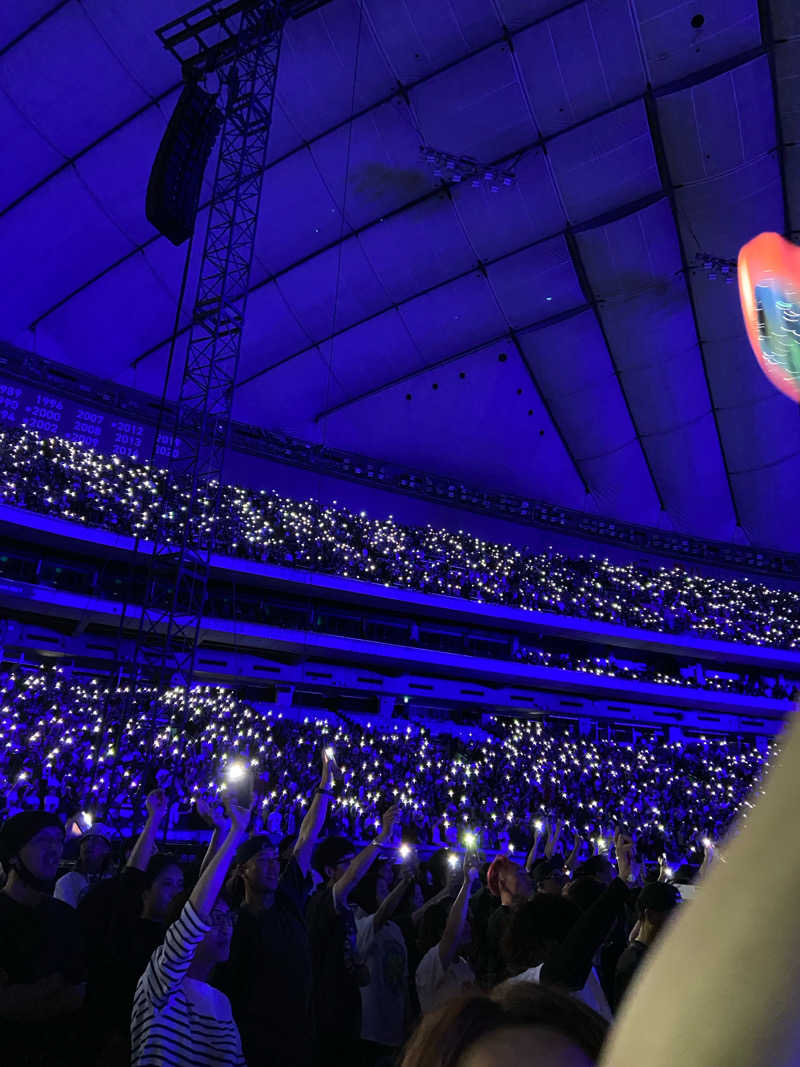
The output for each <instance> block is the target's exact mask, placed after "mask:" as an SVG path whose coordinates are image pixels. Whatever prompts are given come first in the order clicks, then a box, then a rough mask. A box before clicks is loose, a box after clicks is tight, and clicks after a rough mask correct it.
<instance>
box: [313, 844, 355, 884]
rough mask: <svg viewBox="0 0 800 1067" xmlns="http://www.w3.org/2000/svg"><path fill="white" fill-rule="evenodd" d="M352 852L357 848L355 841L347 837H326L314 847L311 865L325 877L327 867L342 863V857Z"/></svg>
mask: <svg viewBox="0 0 800 1067" xmlns="http://www.w3.org/2000/svg"><path fill="white" fill-rule="evenodd" d="M351 852H355V848H354V847H353V842H352V841H350V840H348V839H347V838H346V837H326V838H325V840H324V841H320V843H319V844H318V845H317V847H316V848H315V849H314V857H313V859H312V861H311V866H312V867H313V868H314V870H315V871H316V872H317V874H318V875H319V876H320V878H323V879H324V878H325V877H326V875H325V868H326V867H336V866H337V865H338V864H339V863H341V861H342V857H343V856H347V855H348V854H349V853H351Z"/></svg>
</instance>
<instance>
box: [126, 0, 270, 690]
mask: <svg viewBox="0 0 800 1067" xmlns="http://www.w3.org/2000/svg"><path fill="white" fill-rule="evenodd" d="M233 9H235V10H233ZM200 11H204V12H205V16H204V21H203V26H204V28H205V29H209V28H211V23H212V21H213V19H214V18H217V19H218V21H217V26H218V27H221V29H222V30H223V31H224V39H225V42H226V51H225V53H224V54H223V55H222V59H221V61H220V55H219V53H217V52H215V53H209V52H208V51H207V50H206V49H205V48H204V47H203V46H202V45H201V44H199V43H198V42H200V41H201V38H200V37H199V35H196V34H195V35H192V34H191V33H189V35H188V38H189V39H190V40H191V41H192V42H194V45H195V47H197V49H198V50H197V52H196V55H195V59H197V60H198V61H199V62H200V63H201V64H204V65H205V69H206V70H209V69H217V68H218V67H222V69H221V71H220V76H221V78H222V82H223V85H224V87H225V95H226V101H225V108H224V122H223V126H222V131H221V133H220V140H219V155H218V159H217V167H216V173H215V176H214V186H213V192H212V196H211V203H210V208H209V218H208V228H207V230H206V236H205V245H204V248H203V255H202V259H201V262H200V270H199V278H198V282H197V292H196V297H195V302H194V309H193V312H192V317H191V324H190V329H189V338H188V347H187V352H186V362H185V366H184V370H183V377H182V380H181V386H180V393H179V397H178V401H177V404H176V405H174V406H172V405H169V406H165V407H164V408H163V410H162V423H161V430H162V433H161V435H160V438H161V440H162V442H163V441H164V440H166V441H167V442H168V448H169V456H168V460H167V471H168V478H169V480H170V483H171V484H173V485H176V486H178V487H179V489H180V491H181V500H182V503H181V512H180V514H178V515H174V514H172V513H162V514H160V516H159V521H158V524H157V529H156V533H155V536H154V540H153V543H152V555H151V557H150V561H149V565H148V576H147V583H146V591H145V596H144V601H143V604H142V609H141V617H140V623H139V630H138V635H137V640H136V644H135V652H134V663H133V664H132V672H131V673H132V675H133V677H134V678H135V679H136V680H137V681H140V680H141V681H144V680H145V679H147V680H153V681H158V682H159V683H160V684H162V685H163V684H173V685H180V686H183V687H185V690H186V691H187V692H188V688H189V685H190V684H191V680H192V675H193V672H194V660H195V652H196V649H197V645H198V641H199V638H200V632H201V624H202V619H203V612H204V609H205V601H206V590H207V584H208V572H209V564H210V557H211V553H212V552H213V550H214V547H215V541H216V528H217V525H218V523H219V522H220V514H219V512H220V506H221V503H222V499H221V498H222V468H223V463H224V459H225V454H226V451H227V447H228V440H229V437H230V428H231V414H232V408H233V392H234V386H235V384H236V373H237V368H238V362H239V351H240V346H241V338H242V329H243V326H244V319H245V311H246V306H247V294H248V288H249V283H250V271H251V267H252V262H253V251H254V248H255V237H256V225H257V221H258V211H259V204H260V200H261V186H262V179H263V174H264V164H265V160H266V153H267V139H268V136H269V129H270V121H271V117H272V105H273V98H274V94H275V82H276V79H277V73H278V57H279V52H280V43H281V31H282V27H283V24H284V21H285V18H286V14H287V12H286V9H285V6H284V5H283V4H282V3H280V2H279V0H260V2H256V3H252V2H251V3H212V4H207V5H205V6H204V8H203V9H196V11H195V12H193V13H191V15H192V16H194V15H196V14H197V13H198V12H200ZM234 15H235V16H237V17H239V16H240V18H239V26H238V31H237V32H235V33H234V32H233V30H232V29H231V26H230V20H231V19H232V18H233V17H234ZM186 18H189V16H185V17H184V21H185V19H186ZM179 21H181V20H179ZM158 33H159V36H160V37H161V38H162V40H164V29H163V28H162V30H161V31H158ZM222 64H224V66H222ZM187 254H188V253H187Z"/></svg>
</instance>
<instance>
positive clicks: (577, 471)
mask: <svg viewBox="0 0 800 1067" xmlns="http://www.w3.org/2000/svg"><path fill="white" fill-rule="evenodd" d="M582 310H585V308H583V309H581V311H582ZM576 314H580V311H577V312H576ZM570 317H573V316H570ZM550 325H552V323H551V324H550ZM509 337H510V338H511V343H512V344H513V345H514V348H515V349H516V350H517V355H518V356H519V358H520V361H521V363H522V366H523V367H524V368H525V371H526V373H527V375H528V377H529V378H530V382H531V385H532V386H533V389H534V392H535V393H536V395H537V397H538V398H539V403H540V404H541V405H542V407H543V408H544V410H545V411H546V412H547V417H548V419H549V420H550V422H551V423H552V426H553V429H554V430H555V431H556V434H557V435H558V439H559V441H560V442H561V447H562V448H563V449H564V451H565V452H566V454H567V455H568V456H569V461H570V463H571V464H572V469H573V470H574V471H575V474H576V475H577V476H578V478H579V479H580V482H581V485H582V486H583V491H584V493H586V495H587V496H591V495H592V489H591V486H590V485H589V483H588V482H587V480H586V476H585V475H584V473H583V469H582V468H581V465H580V462H579V461H578V458H577V456H576V455H575V453H574V452H573V451H572V448H571V447H570V444H569V442H568V441H567V439H566V437H565V436H564V433H563V431H562V429H561V427H560V425H559V423H558V420H557V419H556V417H555V415H554V414H553V409H552V408H551V407H550V401H549V400H548V399H547V397H546V396H545V395H544V393H543V392H542V389H541V386H540V385H539V382H538V380H537V378H536V375H535V374H534V372H533V367H532V366H531V365H530V363H529V362H528V361H527V359H526V358H525V353H524V351H523V350H522V345H521V344H520V343H519V337H518V335H517V331H516V330H513V329H512V330H511V331H510V332H509Z"/></svg>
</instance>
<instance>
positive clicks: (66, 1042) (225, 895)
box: [0, 666, 777, 1067]
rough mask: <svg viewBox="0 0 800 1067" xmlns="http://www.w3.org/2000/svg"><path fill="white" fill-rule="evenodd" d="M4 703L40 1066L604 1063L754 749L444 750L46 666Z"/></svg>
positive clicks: (12, 906) (390, 725) (535, 728)
mask: <svg viewBox="0 0 800 1067" xmlns="http://www.w3.org/2000/svg"><path fill="white" fill-rule="evenodd" d="M0 698H1V699H2V710H1V711H0V753H2V754H1V755H0V798H2V803H3V805H4V809H5V810H4V811H3V812H2V818H3V821H2V826H1V827H0V885H2V883H3V881H4V882H5V885H4V886H3V887H2V890H0V976H2V981H0V1044H1V1046H2V1048H3V1055H4V1058H5V1057H7V1058H8V1062H10V1063H26V1064H33V1065H37V1067H45V1065H48V1067H51V1065H53V1064H76V1065H77V1064H78V1063H80V1064H81V1065H84V1067H85V1065H87V1064H88V1065H94V1064H97V1065H99V1064H104V1065H106V1067H116V1065H120V1067H121V1065H122V1064H125V1063H131V1064H134V1065H145V1064H149V1065H156V1064H158V1065H162V1064H178V1065H183V1064H186V1065H188V1064H193V1065H194V1064H200V1065H209V1067H210V1065H215V1067H221V1065H229V1064H230V1065H237V1067H241V1065H250V1067H267V1065H271V1064H276V1063H280V1064H282V1065H284V1064H285V1065H288V1067H323V1065H325V1067H328V1065H336V1064H342V1063H353V1064H356V1065H361V1064H363V1065H365V1067H366V1065H372V1067H390V1065H392V1064H398V1063H400V1062H401V1059H402V1065H403V1067H426V1065H427V1064H437V1065H439V1067H445V1064H452V1063H454V1062H461V1060H458V1061H456V1060H455V1059H453V1058H452V1057H453V1055H454V1054H453V1053H452V1049H453V1047H454V1045H457V1046H458V1047H459V1048H462V1047H463V1049H464V1050H466V1048H467V1047H468V1046H469V1045H470V1044H471V1043H475V1042H478V1043H480V1042H481V1041H484V1040H487V1041H490V1042H491V1041H493V1040H495V1038H494V1037H493V1036H492V1035H494V1034H495V1032H496V1031H503V1030H504V1028H507V1027H508V1026H511V1027H512V1029H513V1030H514V1033H515V1034H516V1035H517V1038H519V1039H520V1040H522V1038H523V1036H524V1035H527V1036H526V1037H525V1040H526V1041H528V1042H533V1043H534V1046H535V1048H536V1056H535V1057H534V1058H533V1059H527V1060H526V1059H524V1058H523V1059H521V1060H520V1062H546V1063H548V1064H555V1065H556V1067H568V1065H570V1064H574V1063H578V1062H580V1063H593V1062H596V1061H597V1059H598V1057H599V1056H600V1055H601V1050H602V1048H603V1045H604V1042H605V1041H606V1034H607V1031H608V1028H609V1025H611V1026H612V1029H613V1022H614V1019H615V1015H616V1012H617V1009H618V1007H619V1005H620V1004H621V1003H622V1002H623V1000H625V999H626V998H628V997H633V996H636V995H637V993H636V990H637V972H638V970H639V968H640V965H641V963H642V960H643V959H644V958H645V956H646V955H647V954H648V953H649V952H650V951H651V948H652V946H653V944H654V943H655V942H657V941H658V940H659V939H660V938H661V937H662V936H664V934H663V931H664V930H666V929H668V928H669V923H670V918H671V916H673V915H674V914H675V913H676V911H677V910H678V909H679V906H683V907H690V908H691V907H694V906H695V905H694V902H692V903H689V904H684V905H681V901H682V900H692V897H693V896H695V895H702V894H703V893H704V892H705V887H704V882H705V877H706V873H707V872H708V870H709V867H710V866H711V864H712V861H713V859H714V856H715V853H716V843H717V842H719V841H720V840H721V839H722V838H723V837H724V835H726V834H727V835H728V841H727V843H726V845H725V848H726V850H727V848H728V847H729V846H730V847H733V846H734V845H735V844H736V838H737V835H736V834H731V832H730V831H731V826H730V824H731V820H732V819H733V817H734V815H735V814H736V812H737V811H738V812H739V813H740V815H741V817H742V819H747V818H748V817H749V815H750V814H751V810H750V809H751V808H752V805H753V802H754V801H755V800H756V798H758V797H760V795H761V793H762V792H763V790H762V788H761V786H760V784H759V776H760V773H761V771H762V770H763V769H764V766H765V764H766V763H767V762H768V761H769V759H770V756H771V754H772V752H773V751H774V747H772V746H771V747H770V748H769V749H768V750H767V751H765V752H763V753H759V752H758V751H754V750H753V749H752V748H751V747H750V746H748V745H747V744H746V743H740V742H739V741H738V740H737V739H736V738H731V739H730V740H729V741H725V740H716V741H709V740H706V739H697V740H695V741H685V742H681V743H678V742H673V743H672V744H670V743H668V742H667V741H665V740H664V738H662V737H656V736H640V737H638V738H637V740H636V742H635V743H632V744H620V743H615V742H613V741H597V740H590V739H588V738H586V737H582V736H580V735H579V734H578V735H574V734H571V733H569V731H566V732H565V731H564V730H563V729H562V728H559V726H558V725H557V724H554V723H547V722H540V721H535V720H531V719H516V720H514V719H512V720H505V721H494V720H493V721H490V722H488V723H487V724H486V727H487V729H486V730H483V731H480V736H477V735H476V737H474V738H470V736H469V732H468V731H467V732H466V735H465V734H464V731H462V732H461V734H460V735H459V736H454V735H448V734H444V733H442V734H439V735H437V736H435V737H434V736H432V735H431V734H430V733H428V732H427V731H426V730H424V729H421V728H419V727H418V726H415V725H412V724H410V723H405V722H397V721H391V722H384V723H382V724H379V723H375V724H371V723H368V722H367V723H356V722H353V721H350V720H349V719H347V718H344V717H342V716H334V715H333V714H331V715H330V716H329V717H325V718H313V717H307V718H305V719H300V718H299V717H297V718H294V717H293V718H289V717H282V716H281V715H280V714H276V713H275V711H274V710H268V709H264V708H261V707H258V706H254V705H252V704H249V703H248V702H246V701H245V700H243V699H240V698H239V696H237V694H236V692H235V691H234V690H232V689H226V688H211V687H198V688H195V689H192V690H191V691H188V692H186V691H184V690H180V689H177V688H172V689H169V690H166V691H163V692H160V691H158V690H156V689H154V688H147V687H141V688H134V689H133V690H130V688H129V687H125V686H124V685H123V686H113V685H111V684H109V683H108V682H106V681H105V680H100V679H88V680H81V679H79V678H75V677H70V676H69V674H68V672H65V671H63V670H61V669H59V668H48V669H36V670H30V671H28V670H26V669H23V668H21V667H19V666H17V667H14V668H12V669H10V670H9V671H8V672H7V674H6V675H5V677H4V679H3V684H2V687H0ZM776 762H777V761H776ZM741 825H744V826H745V827H746V826H747V823H743V824H741ZM191 826H195V827H206V831H205V834H204V835H203V837H204V841H205V842H207V846H206V852H205V855H204V857H203V859H202V862H201V863H200V864H199V866H198V865H197V864H195V865H193V866H192V867H191V868H187V867H185V866H183V865H182V864H181V863H180V862H179V858H178V856H177V855H176V853H175V851H174V839H175V838H176V837H177V836H179V835H180V832H181V830H182V829H183V830H187V832H188V828H190V827H191ZM170 841H172V842H173V847H171V846H170ZM159 845H160V848H159ZM65 848H66V850H67V851H66V854H65ZM495 852H496V853H497V855H496V856H495V858H494V859H493V860H491V862H488V859H489V857H488V856H487V853H495ZM45 1024H46V1025H45ZM576 1049H577V1050H578V1051H579V1052H580V1053H581V1056H582V1058H580V1059H577V1060H576V1059H575V1058H574V1057H575V1055H576V1052H575V1050H576ZM505 1051H506V1053H508V1054H509V1055H510V1051H509V1050H508V1049H506V1050H505ZM524 1052H525V1054H526V1055H532V1052H531V1048H530V1047H528V1046H527V1045H526V1049H525V1050H524ZM518 1053H519V1054H520V1055H522V1054H523V1050H522V1049H520V1050H518ZM536 1057H538V1058H536ZM464 1062H466V1061H464ZM469 1062H472V1061H471V1060H470V1061H469ZM480 1062H481V1063H484V1062H485V1063H492V1064H497V1065H498V1067H499V1065H500V1064H504V1063H507V1062H510V1060H509V1059H507V1058H503V1057H502V1056H501V1057H499V1058H494V1059H488V1060H484V1059H482V1060H480Z"/></svg>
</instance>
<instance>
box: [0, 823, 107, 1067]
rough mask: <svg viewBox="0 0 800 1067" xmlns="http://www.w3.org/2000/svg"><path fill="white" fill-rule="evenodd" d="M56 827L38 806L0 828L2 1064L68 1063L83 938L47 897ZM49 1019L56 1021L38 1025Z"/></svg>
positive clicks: (65, 909)
mask: <svg viewBox="0 0 800 1067" xmlns="http://www.w3.org/2000/svg"><path fill="white" fill-rule="evenodd" d="M63 851H64V827H63V824H62V823H61V822H60V821H59V819H58V818H57V817H56V816H55V815H52V814H50V813H48V812H45V811H25V812H19V813H18V814H17V815H12V816H11V818H10V819H7V820H6V821H5V823H4V824H3V826H2V829H0V862H1V863H2V865H3V869H4V870H5V871H6V872H7V875H8V878H7V881H6V884H5V886H4V887H3V889H2V891H0V1049H2V1058H3V1062H4V1063H9V1064H12V1063H14V1064H16V1063H19V1064H26V1065H27V1064H31V1065H37V1067H38V1065H41V1067H52V1065H53V1064H69V1063H72V1062H74V1056H76V1055H77V1052H76V1050H75V1048H74V1045H75V1041H74V1040H73V1038H74V1037H75V1036H76V1034H77V1025H78V1017H79V1012H80V1009H81V1008H82V1006H83V1002H84V995H85V989H86V987H85V979H86V968H85V962H84V948H83V941H82V938H81V935H80V930H79V927H78V921H77V917H76V915H75V912H74V911H73V909H72V908H70V907H69V905H68V904H64V903H63V901H60V900H55V899H54V898H53V896H52V891H53V884H54V882H55V877H56V872H57V871H58V865H59V863H60V861H61V856H62V853H63ZM49 1020H53V1021H54V1022H57V1025H53V1026H48V1025H43V1024H45V1023H47V1022H48V1021H49Z"/></svg>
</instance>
